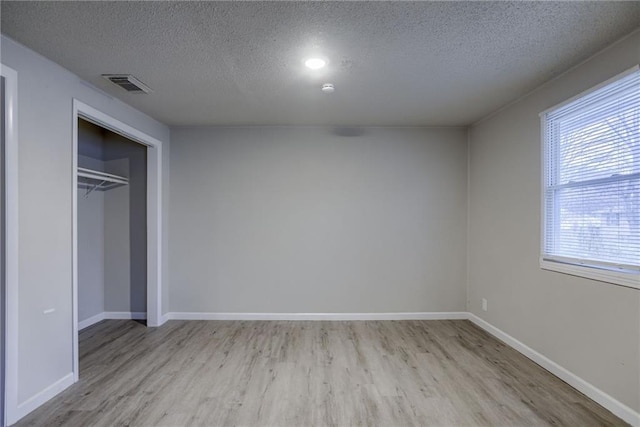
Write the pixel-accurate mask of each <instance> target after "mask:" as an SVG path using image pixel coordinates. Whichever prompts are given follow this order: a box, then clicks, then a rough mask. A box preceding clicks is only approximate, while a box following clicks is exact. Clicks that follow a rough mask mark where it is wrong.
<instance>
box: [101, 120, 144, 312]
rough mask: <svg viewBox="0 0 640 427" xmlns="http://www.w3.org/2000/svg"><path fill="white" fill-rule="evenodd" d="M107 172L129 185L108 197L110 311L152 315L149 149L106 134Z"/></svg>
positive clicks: (107, 292)
mask: <svg viewBox="0 0 640 427" xmlns="http://www.w3.org/2000/svg"><path fill="white" fill-rule="evenodd" d="M104 139H105V159H106V160H105V168H106V170H107V171H108V172H110V173H113V174H116V175H120V176H125V177H127V178H129V185H126V186H122V187H118V188H114V189H112V190H109V191H106V192H105V193H104V199H105V204H104V209H105V216H104V234H105V240H104V242H105V249H104V255H105V257H104V263H105V294H104V298H105V310H106V311H124V312H146V311H147V166H146V161H147V160H146V150H147V149H146V148H145V147H144V146H142V145H140V144H137V143H135V142H132V141H130V140H128V139H126V138H123V137H121V136H120V135H116V134H114V133H113V132H106V133H105V138H104Z"/></svg>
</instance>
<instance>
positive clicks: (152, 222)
mask: <svg viewBox="0 0 640 427" xmlns="http://www.w3.org/2000/svg"><path fill="white" fill-rule="evenodd" d="M79 118H81V119H84V120H87V121H89V122H91V123H94V124H96V125H98V126H100V127H103V128H105V129H108V130H110V131H112V132H115V133H117V134H119V135H122V136H124V137H126V138H128V139H130V140H132V141H134V142H137V143H139V144H142V145H144V146H146V147H147V326H151V327H153V326H160V325H161V321H162V315H161V314H162V313H161V308H162V141H160V140H158V139H156V138H153V137H152V136H150V135H148V134H146V133H144V132H142V131H140V130H138V129H135V128H134V127H132V126H130V125H128V124H126V123H123V122H121V121H120V120H117V119H115V118H113V117H111V116H109V115H107V114H105V113H103V112H102V111H99V110H98V109H96V108H94V107H91V106H90V105H87V104H85V103H84V102H81V101H79V100H77V99H75V98H74V99H73V114H72V120H73V148H72V153H73V154H72V157H73V159H72V168H73V174H72V175H73V179H72V183H71V186H72V188H71V189H72V194H73V197H72V205H73V206H72V223H73V225H72V236H73V237H72V243H73V245H72V246H73V254H72V264H73V267H72V282H73V322H72V324H73V378H74V382H75V381H78V378H79V368H78V362H79V353H78V192H77V185H78V175H77V168H78V119H79Z"/></svg>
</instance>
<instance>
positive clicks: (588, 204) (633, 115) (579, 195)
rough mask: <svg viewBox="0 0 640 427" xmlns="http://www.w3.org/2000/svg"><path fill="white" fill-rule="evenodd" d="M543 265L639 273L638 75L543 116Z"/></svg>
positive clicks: (639, 125)
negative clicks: (567, 265)
mask: <svg viewBox="0 0 640 427" xmlns="http://www.w3.org/2000/svg"><path fill="white" fill-rule="evenodd" d="M542 121H543V127H542V129H543V139H544V140H543V142H544V165H545V168H544V169H545V170H544V196H543V198H544V207H543V222H544V224H543V245H542V246H543V248H542V251H543V253H542V257H543V259H547V260H552V261H559V262H566V263H573V264H582V265H587V266H593V267H600V268H611V269H623V270H639V269H640V71H638V69H637V68H636V69H635V70H634V71H632V72H630V73H629V74H627V75H625V76H624V77H622V78H619V79H617V80H616V81H614V82H613V83H609V84H606V85H605V86H603V87H601V88H598V89H596V90H594V91H592V92H590V93H588V94H587V95H584V96H582V97H579V98H578V99H575V100H573V101H570V102H568V103H566V104H564V105H561V106H560V107H557V108H555V109H552V110H550V111H547V112H545V113H543V114H542Z"/></svg>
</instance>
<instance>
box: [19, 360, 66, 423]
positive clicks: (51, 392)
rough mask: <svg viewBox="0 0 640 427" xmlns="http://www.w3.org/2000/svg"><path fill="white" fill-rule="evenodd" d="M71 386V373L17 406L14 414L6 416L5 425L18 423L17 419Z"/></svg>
mask: <svg viewBox="0 0 640 427" xmlns="http://www.w3.org/2000/svg"><path fill="white" fill-rule="evenodd" d="M71 384H73V373H69V374H67V375H65V376H64V377H62V378H60V379H59V380H58V381H56V382H55V383H53V384H51V385H50V386H49V387H47V388H45V389H44V390H42V391H40V392H38V393H36V394H35V395H33V396H31V397H30V398H29V399H27V400H25V401H24V402H22V403H20V404H18V407H17V408H16V411H15V413H8V414H7V425H11V424H14V423H16V422H18V420H19V419H21V418H22V417H24V416H25V415H27V414H28V413H30V412H31V411H33V410H34V409H36V408H38V407H39V406H40V405H42V404H43V403H45V402H46V401H47V400H49V399H51V398H52V397H54V396H55V395H57V394H58V393H60V392H61V391H63V390H64V389H66V388H67V387H69V386H70V385H71ZM10 412H11V411H10Z"/></svg>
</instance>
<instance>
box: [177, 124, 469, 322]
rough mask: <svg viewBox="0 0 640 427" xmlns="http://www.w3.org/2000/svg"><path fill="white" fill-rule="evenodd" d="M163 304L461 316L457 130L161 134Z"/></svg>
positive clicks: (462, 162) (462, 178)
mask: <svg viewBox="0 0 640 427" xmlns="http://www.w3.org/2000/svg"><path fill="white" fill-rule="evenodd" d="M171 139H172V146H171V147H172V148H171V150H172V151H171V176H172V179H171V204H170V233H171V234H170V239H171V248H170V259H169V263H170V274H171V275H170V282H171V288H170V299H169V301H170V311H174V312H185V311H193V312H275V313H288V312H309V313H313V312H337V313H340V312H356V313H357V312H412V311H464V310H465V305H466V300H465V298H466V289H465V283H466V270H465V267H466V262H465V256H466V255H465V253H466V217H467V214H466V181H467V179H466V168H467V141H466V132H465V130H464V129H455V128H453V129H452V128H449V129H447V128H440V129H424V128H363V129H331V128H323V127H255V128H177V129H172V131H171Z"/></svg>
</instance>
